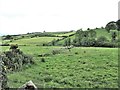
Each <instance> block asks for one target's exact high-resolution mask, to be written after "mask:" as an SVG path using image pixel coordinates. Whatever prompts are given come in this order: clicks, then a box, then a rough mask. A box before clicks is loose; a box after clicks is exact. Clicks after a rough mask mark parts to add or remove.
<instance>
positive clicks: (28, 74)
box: [0, 29, 118, 88]
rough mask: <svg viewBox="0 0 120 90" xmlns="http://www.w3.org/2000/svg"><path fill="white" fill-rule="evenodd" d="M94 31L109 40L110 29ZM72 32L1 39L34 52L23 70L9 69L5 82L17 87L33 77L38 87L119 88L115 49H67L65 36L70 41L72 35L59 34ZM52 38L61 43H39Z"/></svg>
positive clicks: (5, 47)
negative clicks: (108, 30)
mask: <svg viewBox="0 0 120 90" xmlns="http://www.w3.org/2000/svg"><path fill="white" fill-rule="evenodd" d="M95 31H96V33H97V35H96V36H97V37H100V36H105V37H106V38H107V39H108V40H111V33H108V32H107V31H106V30H105V29H97V30H95ZM111 32H112V31H111ZM74 33H75V32H69V33H54V34H55V35H58V36H60V37H34V38H30V37H25V38H22V39H18V40H12V41H11V40H4V41H3V43H9V44H18V45H19V48H20V50H21V51H23V52H24V53H25V54H29V55H30V56H33V60H34V62H35V64H34V65H31V66H26V67H24V68H23V70H22V71H19V72H12V73H8V74H7V76H8V85H9V86H10V87H11V88H18V87H20V86H21V85H23V84H24V83H26V82H27V81H29V80H32V81H33V82H34V83H35V85H36V86H37V87H39V88H54V87H55V88H73V87H74V88H118V49H117V48H101V47H99V48H96V47H74V48H72V49H71V50H70V51H69V50H68V49H66V48H65V47H63V44H64V42H65V40H66V39H68V38H71V41H72V40H73V39H74V38H75V35H73V36H70V37H66V38H65V39H62V38H63V37H62V36H69V35H71V34H74ZM54 39H56V40H57V39H62V40H60V41H58V42H56V45H61V46H42V45H43V44H45V43H49V42H51V41H52V40H54ZM0 49H2V52H4V51H8V50H9V46H0ZM41 55H43V56H42V57H41ZM44 55H46V56H44ZM42 60H43V61H42Z"/></svg>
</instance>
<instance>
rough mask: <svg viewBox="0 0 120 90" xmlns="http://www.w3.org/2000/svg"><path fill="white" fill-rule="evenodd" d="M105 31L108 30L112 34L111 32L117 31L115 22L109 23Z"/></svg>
mask: <svg viewBox="0 0 120 90" xmlns="http://www.w3.org/2000/svg"><path fill="white" fill-rule="evenodd" d="M105 29H106V30H107V31H108V32H110V30H117V29H118V26H117V23H116V22H114V21H111V22H109V23H108V24H107V25H106V27H105Z"/></svg>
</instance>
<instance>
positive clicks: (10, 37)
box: [5, 35, 13, 39]
mask: <svg viewBox="0 0 120 90" xmlns="http://www.w3.org/2000/svg"><path fill="white" fill-rule="evenodd" d="M5 39H13V37H12V36H11V35H7V36H6V37H5Z"/></svg>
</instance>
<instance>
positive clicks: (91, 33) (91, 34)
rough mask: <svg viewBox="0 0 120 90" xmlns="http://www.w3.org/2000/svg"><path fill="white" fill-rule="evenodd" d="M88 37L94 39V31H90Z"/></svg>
mask: <svg viewBox="0 0 120 90" xmlns="http://www.w3.org/2000/svg"><path fill="white" fill-rule="evenodd" d="M89 36H90V38H96V31H95V30H90V31H89Z"/></svg>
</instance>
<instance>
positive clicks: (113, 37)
mask: <svg viewBox="0 0 120 90" xmlns="http://www.w3.org/2000/svg"><path fill="white" fill-rule="evenodd" d="M116 37H117V33H116V32H112V41H115V40H116Z"/></svg>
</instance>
